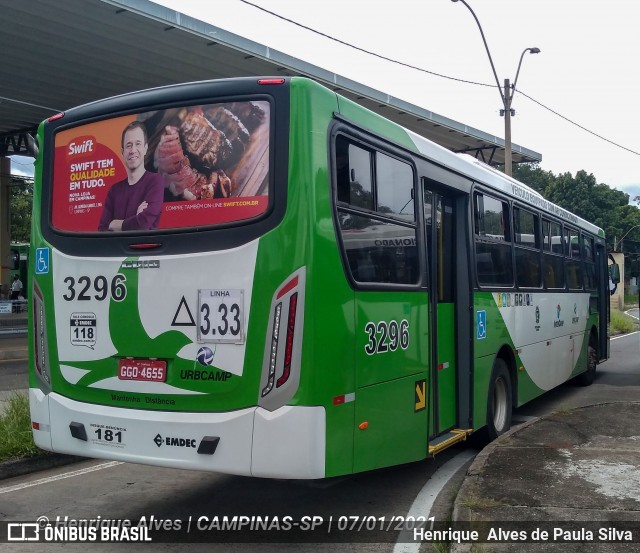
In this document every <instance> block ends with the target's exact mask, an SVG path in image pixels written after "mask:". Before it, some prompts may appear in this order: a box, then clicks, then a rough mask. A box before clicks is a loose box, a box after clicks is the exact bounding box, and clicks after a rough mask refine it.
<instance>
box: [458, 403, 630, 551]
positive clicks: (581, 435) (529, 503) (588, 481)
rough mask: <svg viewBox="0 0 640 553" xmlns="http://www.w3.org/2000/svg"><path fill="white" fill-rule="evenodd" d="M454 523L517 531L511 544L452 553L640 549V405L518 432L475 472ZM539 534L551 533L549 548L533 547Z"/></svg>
mask: <svg viewBox="0 0 640 553" xmlns="http://www.w3.org/2000/svg"><path fill="white" fill-rule="evenodd" d="M453 521H454V523H456V524H459V527H460V528H477V529H480V531H481V532H482V531H485V532H487V531H488V530H489V529H491V528H493V529H494V532H496V531H498V530H499V529H502V530H504V531H512V532H513V531H515V532H517V534H511V535H510V538H509V542H510V543H496V541H493V542H489V543H487V542H485V543H478V544H476V545H471V544H469V543H465V544H461V545H453V546H452V548H451V551H455V552H462V551H465V552H466V551H483V552H494V551H499V552H503V551H504V552H506V551H508V552H512V551H513V552H516V551H517V552H518V553H520V552H528V551H554V552H555V551H557V552H563V553H564V552H573V551H576V552H578V551H580V552H582V551H589V552H591V551H606V552H613V553H617V552H622V551H625V552H627V551H637V550H638V549H636V548H638V547H640V546H639V543H640V403H630V402H621V403H605V404H600V405H593V406H589V407H582V408H578V409H571V410H566V411H564V410H563V411H559V412H556V413H554V414H552V415H549V416H546V417H543V418H539V419H535V420H533V421H530V422H528V423H525V424H523V425H521V426H519V427H516V428H514V429H512V430H511V431H510V432H508V433H507V434H505V435H504V436H502V437H500V438H499V439H498V440H496V441H495V442H493V443H491V444H489V445H488V446H487V447H486V448H484V449H483V451H482V452H481V453H480V454H479V455H478V456H477V457H476V459H475V461H474V462H473V464H472V465H471V466H470V468H469V470H468V471H467V475H466V478H465V480H464V483H463V485H462V487H461V488H460V491H459V493H458V496H457V498H456V500H455V506H454V514H453ZM483 522H485V523H486V524H483ZM454 526H455V525H454ZM536 528H539V529H541V530H543V531H548V532H549V535H548V537H547V539H546V540H542V539H540V534H538V539H534V540H532V539H531V538H532V535H533V532H534V530H535V529H536ZM558 529H559V530H558ZM522 532H524V533H522ZM503 536H504V534H503ZM629 537H631V538H632V539H633V543H630V542H629V541H628V538H629ZM514 538H515V539H514ZM523 538H524V539H523ZM616 539H617V542H616ZM527 540H528V541H529V542H532V541H533V543H522V541H525V542H526V541H527Z"/></svg>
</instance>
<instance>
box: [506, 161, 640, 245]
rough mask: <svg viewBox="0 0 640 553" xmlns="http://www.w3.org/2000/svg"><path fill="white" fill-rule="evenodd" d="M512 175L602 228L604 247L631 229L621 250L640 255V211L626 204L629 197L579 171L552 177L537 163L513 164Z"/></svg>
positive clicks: (592, 176)
mask: <svg viewBox="0 0 640 553" xmlns="http://www.w3.org/2000/svg"><path fill="white" fill-rule="evenodd" d="M513 176H514V178H516V179H518V180H519V181H521V182H523V183H525V184H526V185H528V186H530V187H532V188H534V189H535V190H537V191H538V192H540V194H542V195H543V196H544V197H545V198H546V199H548V200H549V201H551V202H553V203H555V204H557V205H559V206H560V207H563V208H564V209H567V210H569V211H571V212H572V213H575V214H576V215H578V216H579V217H582V218H583V219H586V220H587V221H589V222H591V223H594V224H596V225H598V226H599V227H601V228H602V229H603V230H604V232H605V234H606V237H607V246H608V247H609V249H610V250H613V249H614V240H616V239H617V240H616V242H617V244H616V246H618V248H619V241H620V239H621V238H622V237H623V236H624V234H625V233H626V232H628V231H629V230H630V229H633V227H634V226H636V225H638V228H637V229H633V230H631V232H630V233H629V234H628V235H627V238H626V239H625V242H624V251H625V252H626V253H630V252H636V251H637V252H640V209H638V207H637V206H633V205H629V195H628V194H625V193H624V192H622V191H620V190H616V189H614V188H611V187H610V186H609V185H607V184H604V183H598V182H597V180H596V178H595V176H594V175H593V174H592V173H587V172H586V171H578V172H577V173H576V175H575V177H574V176H573V175H572V174H571V173H563V174H560V175H554V174H553V173H551V172H550V171H543V170H542V169H540V167H539V166H538V165H537V164H521V165H515V166H514V168H513Z"/></svg>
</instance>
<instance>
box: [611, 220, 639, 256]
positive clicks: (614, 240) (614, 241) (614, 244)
mask: <svg viewBox="0 0 640 553" xmlns="http://www.w3.org/2000/svg"><path fill="white" fill-rule="evenodd" d="M638 227H640V225H635V226H633V227H631V228H630V229H629V230H628V231H627V232H625V233H624V235H623V236H622V238H620V253H622V243H623V242H624V239H625V238H626V237H627V235H628V234H629V233H630V232H631V231H632V230H633V229H634V228H638ZM613 251H617V249H616V238H615V236H614V238H613Z"/></svg>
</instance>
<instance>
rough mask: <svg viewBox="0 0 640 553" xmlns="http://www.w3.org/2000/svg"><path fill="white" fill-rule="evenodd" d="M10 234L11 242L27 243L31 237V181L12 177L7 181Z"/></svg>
mask: <svg viewBox="0 0 640 553" xmlns="http://www.w3.org/2000/svg"><path fill="white" fill-rule="evenodd" d="M9 187H10V188H9V202H10V204H9V209H10V218H11V223H10V232H11V241H12V242H29V238H30V237H31V207H32V204H33V180H32V179H30V178H29V177H20V176H17V175H12V176H11V178H10V180H9Z"/></svg>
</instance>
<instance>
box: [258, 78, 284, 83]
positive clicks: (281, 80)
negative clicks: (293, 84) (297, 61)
mask: <svg viewBox="0 0 640 553" xmlns="http://www.w3.org/2000/svg"><path fill="white" fill-rule="evenodd" d="M258 84H284V79H258Z"/></svg>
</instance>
